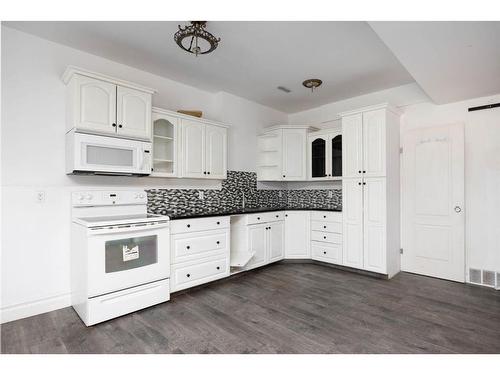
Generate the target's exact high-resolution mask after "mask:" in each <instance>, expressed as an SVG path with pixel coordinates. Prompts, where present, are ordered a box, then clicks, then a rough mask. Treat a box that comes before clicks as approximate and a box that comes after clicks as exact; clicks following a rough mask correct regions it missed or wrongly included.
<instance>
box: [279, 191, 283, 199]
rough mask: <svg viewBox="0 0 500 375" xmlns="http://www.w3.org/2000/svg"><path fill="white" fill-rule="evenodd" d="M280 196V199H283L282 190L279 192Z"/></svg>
mask: <svg viewBox="0 0 500 375" xmlns="http://www.w3.org/2000/svg"><path fill="white" fill-rule="evenodd" d="M278 196H279V197H280V198H283V192H282V191H281V190H280V191H279V192H278Z"/></svg>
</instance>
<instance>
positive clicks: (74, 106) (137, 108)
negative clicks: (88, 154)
mask: <svg viewBox="0 0 500 375" xmlns="http://www.w3.org/2000/svg"><path fill="white" fill-rule="evenodd" d="M63 81H64V82H65V83H66V85H67V120H66V124H67V125H66V128H67V131H70V130H72V129H76V130H79V131H82V132H87V133H97V134H106V135H115V136H117V137H123V138H133V139H146V140H150V139H151V101H152V94H153V93H154V90H153V89H151V88H148V87H144V86H141V85H137V84H134V83H131V82H127V81H124V80H120V79H117V78H113V77H109V76H106V75H103V74H99V73H95V72H89V71H86V70H84V69H80V68H75V67H71V66H70V67H68V68H67V69H66V71H65V73H64V75H63Z"/></svg>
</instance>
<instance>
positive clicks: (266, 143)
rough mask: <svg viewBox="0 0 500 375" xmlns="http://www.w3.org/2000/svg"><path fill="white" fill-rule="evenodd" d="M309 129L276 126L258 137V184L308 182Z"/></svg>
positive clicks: (307, 127) (308, 127) (305, 127)
mask: <svg viewBox="0 0 500 375" xmlns="http://www.w3.org/2000/svg"><path fill="white" fill-rule="evenodd" d="M312 129H313V128H311V127H310V126H284V125H277V126H273V127H270V128H268V129H267V130H266V131H265V132H264V133H262V134H260V135H259V136H258V141H257V147H258V150H257V154H258V156H257V180H260V181H305V180H307V134H308V133H309V131H311V130H312Z"/></svg>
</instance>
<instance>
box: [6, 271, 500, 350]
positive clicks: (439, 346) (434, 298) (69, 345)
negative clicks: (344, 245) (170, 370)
mask: <svg viewBox="0 0 500 375" xmlns="http://www.w3.org/2000/svg"><path fill="white" fill-rule="evenodd" d="M1 336H2V352H3V353H500V292H497V291H494V290H490V289H485V288H480V287H474V286H468V285H463V284H459V283H454V282H448V281H443V280H438V279H433V278H428V277H424V276H417V275H412V274H407V273H401V274H399V275H397V276H396V277H395V278H393V279H392V280H380V279H375V278H372V277H370V276H364V275H359V274H356V273H350V272H346V271H341V270H337V269H333V268H330V267H326V266H322V265H318V264H276V265H272V266H268V267H265V268H262V269H258V270H255V271H252V272H248V273H246V274H243V275H241V276H239V277H236V278H231V279H227V280H222V281H220V282H216V283H213V284H210V285H208V286H205V287H202V288H198V289H194V290H190V291H188V292H186V293H183V294H177V295H175V296H174V297H173V299H172V301H171V302H168V303H163V304H161V305H157V306H153V307H151V308H148V309H145V310H142V311H139V312H136V313H133V314H129V315H127V316H124V317H121V318H117V319H114V320H111V321H108V322H105V323H101V324H99V325H96V326H94V327H90V328H87V327H85V325H84V324H83V323H82V322H81V321H80V319H79V318H78V316H77V314H76V313H75V312H74V311H73V310H72V309H71V308H65V309H61V310H57V311H53V312H50V313H47V314H42V315H38V316H34V317H30V318H26V319H22V320H18V321H14V322H10V323H6V324H3V325H2V326H1Z"/></svg>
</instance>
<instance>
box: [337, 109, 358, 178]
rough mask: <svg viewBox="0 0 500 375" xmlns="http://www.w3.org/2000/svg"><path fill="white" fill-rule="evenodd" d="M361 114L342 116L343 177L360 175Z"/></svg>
mask: <svg viewBox="0 0 500 375" xmlns="http://www.w3.org/2000/svg"><path fill="white" fill-rule="evenodd" d="M362 132H363V115H362V114H361V113H358V114H355V115H351V116H345V117H343V118H342V141H343V144H342V172H343V177H347V178H350V177H361V172H362V169H363V168H362V163H363V160H362V158H363V153H362V140H363V137H362Z"/></svg>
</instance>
